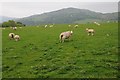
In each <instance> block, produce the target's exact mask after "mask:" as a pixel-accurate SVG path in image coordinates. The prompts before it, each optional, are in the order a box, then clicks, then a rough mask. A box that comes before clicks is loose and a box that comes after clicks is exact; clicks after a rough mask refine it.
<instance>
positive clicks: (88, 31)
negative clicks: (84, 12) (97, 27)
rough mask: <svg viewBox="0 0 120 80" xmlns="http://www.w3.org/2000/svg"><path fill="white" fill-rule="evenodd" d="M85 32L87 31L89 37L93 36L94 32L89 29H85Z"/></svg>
mask: <svg viewBox="0 0 120 80" xmlns="http://www.w3.org/2000/svg"><path fill="white" fill-rule="evenodd" d="M86 31H87V33H88V36H89V35H92V36H93V35H94V33H95V31H94V29H89V28H86Z"/></svg>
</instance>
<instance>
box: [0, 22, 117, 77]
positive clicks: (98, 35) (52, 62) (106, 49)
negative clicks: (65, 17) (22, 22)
mask: <svg viewBox="0 0 120 80" xmlns="http://www.w3.org/2000/svg"><path fill="white" fill-rule="evenodd" d="M86 27H89V28H94V29H95V35H94V36H88V35H87V33H86V31H85V29H86ZM67 30H73V35H72V37H71V39H70V41H68V40H66V41H65V42H64V43H60V42H59V34H60V33H61V32H63V31H67ZM10 32H14V33H15V34H19V35H20V37H21V39H20V41H18V42H16V41H15V40H9V38H8V34H9V33H10ZM107 34H109V36H107ZM2 66H3V68H2V71H3V73H2V77H3V78H116V77H117V74H118V24H117V23H103V24H101V25H100V26H97V25H95V24H79V27H78V28H71V27H68V24H57V25H55V26H54V27H52V28H50V27H48V28H44V27H35V26H33V27H24V28H22V29H19V28H18V29H17V31H13V30H12V29H10V28H7V29H5V30H2Z"/></svg>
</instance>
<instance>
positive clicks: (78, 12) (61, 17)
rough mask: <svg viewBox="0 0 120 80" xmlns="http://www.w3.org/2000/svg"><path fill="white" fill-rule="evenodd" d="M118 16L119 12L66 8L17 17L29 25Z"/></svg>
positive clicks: (100, 19) (112, 18) (77, 21)
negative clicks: (104, 12)
mask: <svg viewBox="0 0 120 80" xmlns="http://www.w3.org/2000/svg"><path fill="white" fill-rule="evenodd" d="M117 18H118V16H117V12H116V13H106V14H103V13H98V12H94V11H90V10H86V9H77V8H64V9H61V10H57V11H53V12H48V13H43V14H40V15H33V16H29V17H25V18H21V19H17V21H19V22H22V23H24V24H27V25H39V24H66V23H79V21H82V22H89V21H91V20H92V21H93V20H97V21H107V20H113V21H115V20H117Z"/></svg>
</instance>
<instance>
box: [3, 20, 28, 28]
mask: <svg viewBox="0 0 120 80" xmlns="http://www.w3.org/2000/svg"><path fill="white" fill-rule="evenodd" d="M1 26H2V27H22V26H26V25H25V24H23V23H21V22H15V21H14V20H8V21H6V22H3V23H2V24H1Z"/></svg>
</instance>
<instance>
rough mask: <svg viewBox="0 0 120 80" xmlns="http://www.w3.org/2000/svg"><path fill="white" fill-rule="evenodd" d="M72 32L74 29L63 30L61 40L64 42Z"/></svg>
mask: <svg viewBox="0 0 120 80" xmlns="http://www.w3.org/2000/svg"><path fill="white" fill-rule="evenodd" d="M72 34H73V31H66V32H62V33H61V34H60V36H59V38H60V42H64V40H65V39H69V38H70V37H71V35H72Z"/></svg>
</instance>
